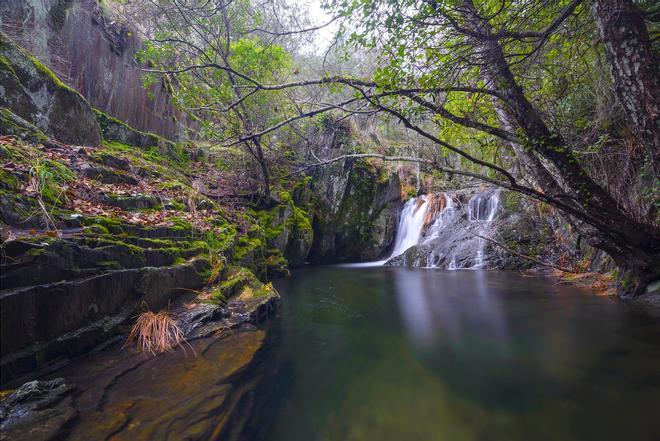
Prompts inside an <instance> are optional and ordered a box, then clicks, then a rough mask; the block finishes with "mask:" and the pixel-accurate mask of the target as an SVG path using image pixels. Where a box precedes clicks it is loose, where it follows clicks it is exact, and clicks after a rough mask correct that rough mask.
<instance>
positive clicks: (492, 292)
mask: <svg viewBox="0 0 660 441" xmlns="http://www.w3.org/2000/svg"><path fill="white" fill-rule="evenodd" d="M411 272H412V273H414V275H412V274H411ZM394 281H395V288H396V290H395V291H396V292H395V295H396V300H397V305H398V307H399V312H400V314H401V317H402V320H403V323H404V326H405V329H406V331H407V333H408V335H409V337H410V339H411V341H412V342H413V344H414V345H417V346H419V347H422V348H429V347H432V346H433V345H436V344H439V343H440V342H443V341H444V342H454V343H458V342H460V340H461V339H463V338H464V337H465V335H466V333H470V334H476V335H478V336H479V337H480V338H483V339H486V340H489V341H491V342H492V343H495V344H499V345H503V344H504V343H506V341H507V338H508V335H507V324H506V317H505V315H504V311H503V308H502V304H501V298H500V295H501V293H500V292H499V291H498V290H496V289H493V287H488V286H487V285H486V284H487V281H486V275H485V273H484V272H482V271H470V272H465V271H452V272H442V273H440V272H436V271H424V272H421V271H419V270H407V269H402V270H399V271H395V272H394Z"/></svg>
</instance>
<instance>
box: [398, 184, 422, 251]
mask: <svg viewBox="0 0 660 441" xmlns="http://www.w3.org/2000/svg"><path fill="white" fill-rule="evenodd" d="M420 198H421V200H422V202H421V206H419V208H418V205H417V203H418V200H419V199H420ZM426 209H427V204H426V197H425V196H420V197H419V198H411V199H410V200H409V201H408V202H406V204H405V205H404V206H403V210H402V211H401V218H400V220H399V229H398V231H397V232H396V238H395V240H396V242H395V243H394V249H393V250H392V254H391V255H390V258H392V257H395V256H398V255H399V254H402V253H404V252H405V251H406V250H407V249H408V248H410V247H412V246H414V245H417V243H418V242H419V238H420V237H421V236H422V229H423V226H424V215H425V214H426Z"/></svg>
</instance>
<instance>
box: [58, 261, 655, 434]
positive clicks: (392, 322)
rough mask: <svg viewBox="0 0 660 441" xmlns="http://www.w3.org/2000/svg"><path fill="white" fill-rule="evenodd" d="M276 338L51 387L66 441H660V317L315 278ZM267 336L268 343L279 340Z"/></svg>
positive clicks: (113, 358)
mask: <svg viewBox="0 0 660 441" xmlns="http://www.w3.org/2000/svg"><path fill="white" fill-rule="evenodd" d="M277 286H278V289H279V291H280V292H281V294H282V296H283V301H282V307H281V309H280V312H279V314H278V317H277V318H275V319H274V320H271V321H270V322H269V323H268V324H267V325H266V327H265V330H256V329H246V330H242V331H240V332H238V333H236V334H234V335H232V336H229V337H227V338H224V339H222V340H214V339H206V340H201V341H200V340H198V341H195V342H193V346H194V349H195V351H194V353H193V351H192V350H190V348H189V349H188V350H187V352H186V353H183V352H182V351H180V352H179V353H177V354H165V355H162V356H159V357H156V358H150V357H147V356H145V355H143V354H132V353H131V351H127V350H123V351H121V350H120V349H118V348H115V349H111V350H108V351H105V352H101V353H99V354H92V355H89V356H87V357H83V358H82V359H80V360H79V361H77V362H75V363H74V364H72V365H70V366H67V367H65V368H64V369H63V370H61V371H59V372H56V373H54V374H53V375H52V376H64V377H65V378H66V379H67V381H69V382H71V383H73V384H76V385H77V386H78V392H77V394H76V400H77V402H78V404H77V406H78V408H79V409H81V411H80V415H79V417H78V418H77V419H76V420H75V421H74V422H72V423H71V427H70V429H69V439H113V440H142V439H145V440H146V439H150V440H166V439H167V440H182V439H190V440H197V439H199V440H207V439H222V440H230V439H240V440H257V441H258V440H270V441H284V440H286V441H293V440H301V441H303V440H304V441H312V440H338V441H339V440H398V441H400V440H449V441H460V440H503V441H504V440H506V441H516V440H599V441H602V440H635V441H644V440H649V441H651V440H657V439H658V434H660V418H658V409H659V408H660V317H659V316H658V315H657V314H656V313H655V312H653V311H651V312H649V311H645V310H642V309H638V307H637V306H634V305H628V304H624V303H621V302H620V301H618V300H615V299H611V298H606V297H599V296H595V295H593V294H591V293H589V292H586V291H584V290H580V289H577V288H573V287H568V286H565V285H559V284H557V283H555V282H554V281H552V280H550V279H544V278H541V277H526V276H522V275H520V274H517V273H507V272H492V271H491V272H488V271H479V270H464V271H439V270H433V269H408V268H401V267H376V268H345V267H311V268H307V269H303V270H300V271H298V272H297V273H296V274H294V276H293V277H291V278H289V279H284V280H281V281H280V282H279V283H278V284H277ZM264 331H265V332H264Z"/></svg>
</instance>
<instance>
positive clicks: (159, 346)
mask: <svg viewBox="0 0 660 441" xmlns="http://www.w3.org/2000/svg"><path fill="white" fill-rule="evenodd" d="M134 341H136V342H137V350H138V351H140V352H150V353H151V354H153V355H156V354H160V353H163V352H171V351H172V350H173V349H174V348H175V347H176V346H183V343H184V342H185V341H186V340H185V339H184V338H183V331H181V328H179V326H178V325H177V324H176V321H175V320H174V319H173V318H172V316H171V315H170V313H169V312H168V311H161V312H159V313H153V312H151V311H146V312H143V313H142V314H140V315H139V316H138V318H137V321H136V322H135V325H133V329H131V333H130V334H129V335H128V338H127V339H126V342H125V343H124V346H123V347H124V348H125V347H127V346H128V345H130V344H131V343H132V342H134Z"/></svg>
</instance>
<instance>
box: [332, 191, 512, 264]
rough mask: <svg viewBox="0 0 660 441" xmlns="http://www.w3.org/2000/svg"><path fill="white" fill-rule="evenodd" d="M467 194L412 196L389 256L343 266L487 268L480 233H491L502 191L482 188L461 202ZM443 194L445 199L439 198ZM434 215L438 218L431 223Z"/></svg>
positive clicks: (405, 206) (484, 247)
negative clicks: (482, 189) (386, 265)
mask: <svg viewBox="0 0 660 441" xmlns="http://www.w3.org/2000/svg"><path fill="white" fill-rule="evenodd" d="M464 194H465V193H463V192H455V193H452V194H450V193H445V194H444V195H434V196H420V197H417V198H412V199H410V200H409V201H408V202H406V203H405V205H404V206H403V209H402V210H401V215H400V218H399V227H398V230H397V233H396V236H395V239H394V246H393V249H392V252H391V254H390V256H389V257H387V258H386V259H385V260H381V261H377V262H365V263H357V264H347V265H343V266H351V267H370V266H381V265H385V264H388V265H408V266H421V267H432V268H445V269H448V270H455V269H479V268H484V267H485V266H486V256H485V254H486V241H485V240H484V239H482V238H480V237H478V236H477V235H479V236H488V235H489V234H490V229H491V228H492V223H493V220H494V218H495V216H496V214H497V209H498V207H499V192H498V191H493V190H485V191H481V192H479V193H477V194H475V195H473V196H472V197H471V198H470V199H469V200H468V201H465V202H463V203H461V202H460V201H461V199H462V198H464V197H465V196H464ZM440 197H444V200H441V199H438V198H440ZM434 198H435V199H434ZM463 200H464V199H463ZM434 201H435V202H434ZM436 203H439V205H435V204H436ZM436 210H437V211H436ZM427 215H428V216H427ZM431 215H433V216H435V218H434V219H431V220H430V221H431V223H430V225H429V219H428V217H431ZM425 221H426V226H425ZM411 248H412V249H411Z"/></svg>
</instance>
